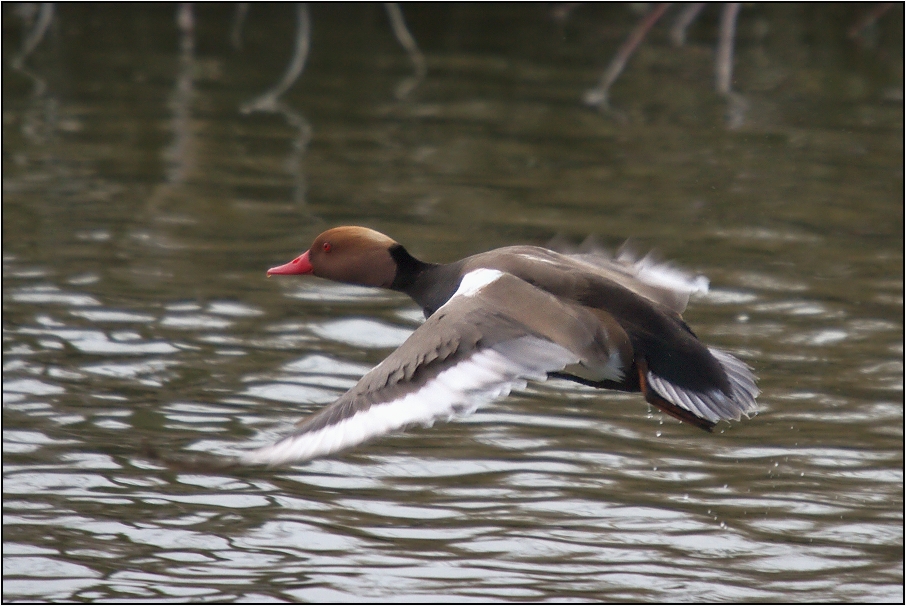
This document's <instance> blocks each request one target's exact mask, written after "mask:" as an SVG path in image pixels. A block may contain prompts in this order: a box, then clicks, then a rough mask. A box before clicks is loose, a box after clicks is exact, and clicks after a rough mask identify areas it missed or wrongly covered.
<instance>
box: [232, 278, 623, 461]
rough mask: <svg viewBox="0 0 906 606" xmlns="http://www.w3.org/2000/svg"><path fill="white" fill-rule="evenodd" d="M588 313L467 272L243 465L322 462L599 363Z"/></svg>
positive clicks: (599, 346)
mask: <svg viewBox="0 0 906 606" xmlns="http://www.w3.org/2000/svg"><path fill="white" fill-rule="evenodd" d="M503 301H506V305H502V302H503ZM500 310H506V311H500ZM548 313H554V314H556V316H555V317H557V318H558V322H557V325H556V326H553V327H552V326H546V325H545V323H543V322H541V321H539V319H538V318H541V317H544V316H547V314H548ZM588 313H589V312H587V311H585V310H583V309H582V308H580V307H578V306H570V305H566V304H564V303H562V302H560V301H558V300H557V299H556V298H555V297H553V296H552V295H550V294H548V293H546V292H544V291H542V290H539V289H537V288H535V287H533V286H531V285H530V284H528V283H526V282H524V281H522V280H520V279H519V278H516V277H515V276H512V275H510V274H506V273H503V272H500V271H496V270H490V269H479V270H475V271H473V272H470V273H469V274H467V275H466V276H465V277H464V278H463V280H462V283H461V284H460V287H459V289H458V290H457V292H456V294H455V295H454V296H453V297H452V298H451V299H450V300H449V301H448V302H447V303H446V304H445V305H443V306H442V307H441V308H440V309H438V310H437V311H436V312H435V313H434V314H433V315H432V316H431V317H430V318H428V320H427V321H426V322H425V323H424V324H423V325H422V326H421V327H419V328H418V330H416V331H415V332H414V333H413V334H412V335H411V336H410V337H409V338H408V339H407V340H406V342H405V343H403V344H402V345H401V346H400V347H399V348H398V349H397V350H396V351H394V352H393V353H392V354H391V355H390V356H389V357H388V358H387V359H386V360H384V361H383V362H381V363H380V364H378V365H377V366H376V367H375V368H373V369H372V370H371V371H370V372H368V373H367V374H366V375H365V376H364V377H362V379H361V380H360V381H359V382H358V383H357V384H356V385H355V387H353V388H352V389H350V390H349V391H348V392H347V393H346V394H344V395H343V396H341V397H340V398H339V399H338V400H337V401H336V402H334V403H333V404H330V405H329V406H327V407H326V408H324V409H322V410H321V411H319V412H317V413H315V414H314V415H312V416H310V417H308V418H306V419H303V420H302V421H301V422H300V423H299V425H298V427H297V428H296V430H295V431H294V432H293V433H292V434H291V435H289V436H287V437H285V438H283V439H282V440H280V441H279V442H277V443H275V444H273V445H271V446H266V447H264V448H261V449H258V450H255V451H252V452H249V453H247V454H245V455H244V456H243V457H242V461H243V462H245V463H251V464H265V465H280V464H285V463H291V462H294V461H305V460H308V459H313V458H316V457H320V456H324V455H327V454H331V453H334V452H337V451H340V450H343V449H345V448H349V447H351V446H354V445H356V444H359V443H361V442H364V441H365V440H368V439H369V438H374V437H376V436H380V435H383V434H386V433H389V432H391V431H394V430H397V429H400V428H402V427H405V426H407V425H411V424H422V425H431V424H432V423H433V422H434V421H436V420H438V419H449V418H450V417H452V416H454V415H456V414H466V413H470V412H472V411H474V410H475V409H476V408H477V407H478V406H480V405H481V404H483V403H485V402H488V401H489V400H492V399H495V398H499V397H502V396H505V395H507V394H508V393H509V392H510V391H511V390H512V389H519V388H522V387H524V386H525V383H526V381H527V380H530V379H531V380H544V379H546V378H547V374H548V373H549V372H555V371H560V370H562V369H563V368H565V367H567V366H570V365H573V364H577V363H581V362H582V361H583V360H585V359H587V358H589V357H595V358H598V359H600V358H601V356H602V355H606V353H607V351H606V350H607V344H606V343H604V342H603V340H602V339H603V337H602V336H601V335H600V334H596V333H595V331H589V330H588V325H589V320H590V318H589V317H587V315H586V314H588ZM547 324H549V323H547Z"/></svg>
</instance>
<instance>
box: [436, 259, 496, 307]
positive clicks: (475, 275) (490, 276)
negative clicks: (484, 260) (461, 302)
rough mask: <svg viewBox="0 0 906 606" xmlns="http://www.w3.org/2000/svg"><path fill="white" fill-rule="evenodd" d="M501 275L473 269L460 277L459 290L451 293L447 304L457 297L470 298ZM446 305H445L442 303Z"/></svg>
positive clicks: (493, 270)
mask: <svg viewBox="0 0 906 606" xmlns="http://www.w3.org/2000/svg"><path fill="white" fill-rule="evenodd" d="M502 275H503V272H502V271H498V270H496V269H485V268H482V269H475V270H472V271H470V272H469V273H467V274H466V275H464V276H463V277H462V281H461V282H460V283H459V288H457V289H456V292H455V293H453V296H452V297H450V299H449V300H448V301H447V303H449V302H450V301H452V300H453V299H454V298H455V297H457V296H463V297H472V296H475V295H477V294H478V293H479V291H481V289H482V288H484V287H485V286H487V285H488V284H490V283H492V282H494V281H495V280H497V279H498V278H500V276H502ZM444 305H446V303H444Z"/></svg>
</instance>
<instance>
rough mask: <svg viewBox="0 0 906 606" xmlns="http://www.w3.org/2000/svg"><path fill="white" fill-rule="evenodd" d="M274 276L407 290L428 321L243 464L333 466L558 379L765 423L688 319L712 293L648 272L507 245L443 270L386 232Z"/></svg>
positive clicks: (670, 273)
mask: <svg viewBox="0 0 906 606" xmlns="http://www.w3.org/2000/svg"><path fill="white" fill-rule="evenodd" d="M273 274H313V275H316V276H320V277H324V278H328V279H333V280H336V281H340V282H347V283H352V284H361V285H366V286H379V287H384V288H390V289H393V290H397V291H400V292H403V293H406V294H407V295H409V296H410V297H412V299H413V300H415V302H416V303H417V304H418V305H419V306H421V307H422V309H423V310H424V313H425V316H426V318H427V320H426V322H425V323H424V324H423V325H422V326H421V327H419V328H418V330H416V331H415V332H414V333H413V334H412V336H411V337H409V339H407V340H406V342H405V343H403V344H402V345H401V346H400V347H399V348H398V349H397V350H396V351H395V352H393V353H392V354H391V355H390V356H389V357H388V358H387V359H386V360H384V361H383V362H382V363H381V364H379V365H378V366H376V367H375V368H374V369H372V370H371V371H370V372H369V373H367V374H366V375H365V376H364V377H363V378H362V380H361V381H359V383H358V384H356V386H355V387H353V388H352V389H351V390H349V391H348V392H347V393H346V394H344V395H343V396H342V397H340V399H339V400H337V401H336V402H334V403H333V404H331V405H329V406H327V407H325V408H324V409H322V410H321V411H320V412H318V413H315V414H313V415H311V416H310V417H308V418H306V419H304V420H303V421H301V422H300V423H299V424H298V426H297V428H296V431H295V432H294V433H293V434H292V435H290V436H288V437H286V438H284V439H283V440H281V441H279V442H277V443H276V444H274V445H272V446H268V447H265V448H262V449H259V450H256V451H253V452H250V453H248V454H247V455H245V457H243V459H244V460H245V461H246V462H249V463H262V464H270V465H275V464H281V463H287V462H292V461H302V460H307V459H311V458H315V457H318V456H322V455H326V454H329V453H332V452H336V451H338V450H341V449H343V448H347V447H349V446H352V445H355V444H358V443H360V442H362V441H364V440H366V439H368V438H371V437H374V436H377V435H381V434H384V433H387V432H390V431H393V430H395V429H398V428H401V427H404V426H406V425H409V424H412V423H422V424H426V425H427V424H431V423H432V422H433V421H434V420H435V419H437V418H447V417H450V416H452V415H454V414H457V413H464V412H470V411H472V410H474V409H475V408H476V407H477V406H478V405H480V404H481V403H483V402H485V401H487V400H490V399H493V398H496V397H501V396H503V395H506V394H507V393H509V392H510V390H511V389H513V388H518V387H522V386H524V385H525V382H526V380H528V379H531V380H544V379H546V378H547V377H548V376H554V377H558V378H565V379H570V380H574V381H578V382H580V383H583V384H586V385H592V386H595V387H602V388H607V389H618V390H621V391H641V392H642V393H643V394H644V396H645V399H646V400H647V401H648V402H649V403H651V404H654V405H655V406H657V407H659V408H661V409H662V410H664V411H665V412H667V413H669V414H671V415H673V416H675V417H677V418H679V419H682V420H684V421H687V422H689V423H692V424H694V425H696V426H698V427H701V428H702V429H706V430H709V431H710V430H711V428H712V427H713V426H714V424H715V423H717V422H718V421H720V420H722V419H738V418H739V417H740V415H741V414H745V415H748V414H750V413H752V412H754V411H755V397H756V396H757V395H758V393H759V391H758V388H757V387H756V386H755V379H754V376H753V375H752V373H751V372H750V371H749V369H748V367H747V366H746V365H745V364H744V363H743V362H740V361H739V360H737V359H736V358H734V357H733V356H731V355H729V354H727V353H724V352H721V351H719V350H715V349H710V348H708V347H706V346H705V345H704V344H703V343H701V341H699V340H698V338H696V336H695V335H694V334H693V333H692V331H691V330H690V329H689V327H688V326H687V325H686V323H685V322H684V321H683V320H682V317H681V315H680V314H681V313H682V312H683V310H684V309H685V307H686V303H687V302H688V298H689V295H690V293H692V292H695V291H697V290H705V289H706V288H707V281H706V280H704V278H701V277H699V278H696V279H691V278H689V277H688V276H685V275H683V274H680V273H679V272H677V271H676V270H672V269H670V268H665V267H662V266H657V265H654V264H652V263H650V262H649V261H647V260H641V261H635V260H626V259H621V260H612V259H609V258H606V257H605V256H603V255H600V254H578V255H566V254H560V253H557V252H554V251H551V250H547V249H544V248H539V247H534V246H511V247H506V248H500V249H496V250H492V251H489V252H486V253H480V254H477V255H473V256H471V257H467V258H466V259H463V260H461V261H457V262H455V263H450V264H446V265H439V264H433V263H424V262H422V261H419V260H418V259H415V258H414V257H412V256H411V255H410V254H409V253H408V252H407V251H406V250H405V249H404V248H403V247H402V246H401V245H400V244H398V243H397V242H395V241H393V240H392V239H390V238H388V237H387V236H384V235H383V234H379V233H378V232H374V231H372V230H369V229H366V228H362V227H339V228H335V229H332V230H329V231H327V232H324V233H323V234H321V235H320V236H318V238H317V239H316V240H315V242H314V244H312V247H311V248H310V249H309V250H308V251H307V252H306V253H304V254H303V255H301V256H300V257H298V258H296V259H294V260H293V261H291V262H290V263H287V264H286V265H282V266H280V267H275V268H273V269H271V270H270V271H269V272H268V275H273Z"/></svg>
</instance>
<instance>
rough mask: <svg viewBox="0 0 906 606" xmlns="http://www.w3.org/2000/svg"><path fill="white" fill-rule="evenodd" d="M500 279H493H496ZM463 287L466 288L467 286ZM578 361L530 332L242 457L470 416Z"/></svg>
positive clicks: (334, 446)
mask: <svg viewBox="0 0 906 606" xmlns="http://www.w3.org/2000/svg"><path fill="white" fill-rule="evenodd" d="M492 271H493V270H477V271H475V272H471V273H469V274H467V275H466V277H465V278H463V282H465V280H466V278H468V277H469V276H471V275H473V274H476V273H480V272H492ZM494 273H497V274H500V272H494ZM478 277H481V278H483V279H488V278H489V275H488V274H486V273H485V274H483V275H481V276H478ZM497 277H499V276H494V277H490V281H493V280H495V279H497ZM475 282H476V283H477V282H479V280H477V279H476V281H475ZM488 283H490V282H485V283H484V284H488ZM478 288H479V289H480V288H481V286H478ZM460 290H463V287H462V286H460ZM467 296H468V295H467ZM578 361H579V359H578V357H577V356H576V355H575V354H573V353H572V352H570V351H569V350H567V349H565V348H563V347H561V346H559V345H557V344H555V343H552V342H550V341H546V340H544V339H540V338H538V337H533V336H525V337H519V338H517V339H513V340H510V341H504V342H503V343H499V344H497V345H495V346H493V347H490V348H488V349H482V350H476V351H475V352H474V353H473V354H472V355H471V356H469V357H468V358H465V359H464V360H462V361H460V362H458V363H457V364H456V365H454V366H451V367H450V368H447V369H446V370H444V371H442V372H441V373H439V374H438V375H437V376H436V377H434V378H433V379H431V380H429V381H428V382H427V383H425V384H424V385H422V386H421V387H419V388H417V389H416V390H415V391H412V392H410V393H408V394H406V395H404V396H402V397H400V398H398V399H395V400H391V401H388V402H381V403H377V404H373V405H372V406H371V407H370V408H368V409H366V410H360V411H358V412H356V413H355V414H353V415H352V416H349V417H346V418H344V419H341V420H339V421H338V422H336V423H334V424H332V425H328V426H327V427H323V428H321V429H317V430H315V431H310V432H306V433H300V434H295V435H290V436H287V437H286V438H284V439H282V440H280V441H279V442H277V443H276V444H273V445H271V446H266V447H264V448H261V449H258V450H255V451H252V452H249V453H247V454H245V455H243V456H242V457H241V460H242V461H243V462H244V463H248V464H259V465H281V464H285V463H291V462H294V461H306V460H308V459H313V458H315V457H320V456H324V455H327V454H331V453H334V452H337V451H339V450H343V449H345V448H348V447H350V446H354V445H356V444H359V443H361V442H364V441H365V440H368V439H369V438H373V437H376V436H380V435H383V434H386V433H389V432H391V431H394V430H397V429H401V428H403V427H405V426H407V425H412V424H422V425H426V426H430V425H431V424H433V423H434V421H436V420H438V419H450V418H452V417H453V416H454V415H457V414H469V413H471V412H473V411H474V410H475V409H476V408H478V407H479V406H480V405H482V404H484V403H486V402H488V401H490V400H493V399H496V398H500V397H503V396H506V395H507V394H509V393H510V391H511V390H513V389H522V388H523V387H525V384H526V380H529V379H531V380H539V381H543V380H545V379H546V378H547V373H548V372H553V371H558V370H562V369H563V368H564V367H566V366H568V365H570V364H575V363H577V362H578Z"/></svg>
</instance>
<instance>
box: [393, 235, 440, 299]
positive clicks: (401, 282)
mask: <svg viewBox="0 0 906 606" xmlns="http://www.w3.org/2000/svg"><path fill="white" fill-rule="evenodd" d="M390 256H391V257H393V260H394V261H395V262H396V277H395V278H394V279H393V284H391V285H390V288H391V289H393V290H398V291H400V292H404V293H406V294H409V289H410V288H412V285H413V284H415V282H416V280H417V279H418V277H419V276H420V275H421V273H422V272H424V271H425V270H426V269H430V268H431V267H434V264H433V263H425V262H424V261H419V260H418V259H416V258H415V257H413V256H412V255H410V254H409V251H408V250H406V249H405V248H403V245H402V244H394V245H393V246H391V247H390Z"/></svg>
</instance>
